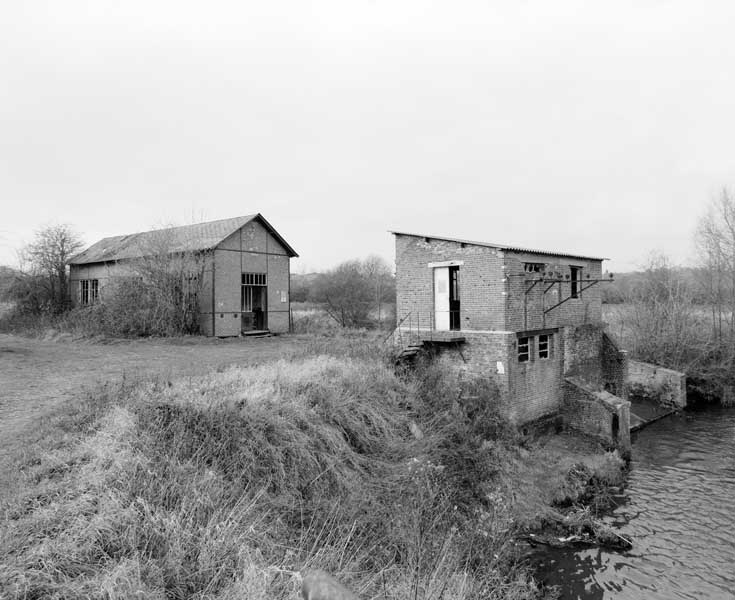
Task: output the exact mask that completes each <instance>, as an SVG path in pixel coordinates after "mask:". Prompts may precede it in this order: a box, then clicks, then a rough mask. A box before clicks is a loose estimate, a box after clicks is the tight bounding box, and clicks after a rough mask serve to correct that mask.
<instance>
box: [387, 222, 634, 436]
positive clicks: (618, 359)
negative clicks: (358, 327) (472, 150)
mask: <svg viewBox="0 0 735 600" xmlns="http://www.w3.org/2000/svg"><path fill="white" fill-rule="evenodd" d="M392 233H394V235H395V242H396V318H397V323H398V328H397V330H396V340H397V341H398V342H399V343H400V344H401V345H402V346H403V348H404V349H405V351H407V352H409V353H410V352H412V349H415V348H418V347H426V346H430V347H433V348H434V349H435V350H436V351H437V352H438V354H439V355H440V357H441V358H442V360H446V361H450V362H452V363H453V364H455V365H456V366H457V367H458V368H459V369H460V370H461V371H462V372H465V373H472V374H474V375H476V376H480V377H488V378H490V379H492V380H493V381H494V382H495V383H496V384H497V387H498V389H499V390H500V393H501V397H502V399H503V403H504V407H505V410H506V411H507V414H508V417H509V418H510V419H511V420H512V421H514V422H515V423H517V424H519V425H520V424H523V423H528V422H531V421H536V420H539V419H542V418H545V417H549V416H551V415H559V414H566V415H567V417H568V421H569V423H570V424H571V425H572V426H576V427H579V428H581V429H584V430H585V431H588V432H590V433H594V434H596V435H599V436H600V437H602V438H604V439H606V440H608V441H610V442H611V443H613V444H616V445H619V446H621V447H622V448H624V449H625V448H628V447H629V443H630V438H629V418H630V417H629V407H630V403H629V402H628V401H627V399H626V378H627V364H628V361H627V357H626V355H625V352H623V351H621V350H619V349H618V347H617V346H616V344H615V342H614V341H613V340H612V339H611V338H610V337H609V336H608V335H607V334H606V332H605V330H604V324H603V322H602V300H601V292H600V288H601V284H602V283H603V282H604V281H605V280H606V279H609V278H606V277H604V276H603V273H602V261H603V260H605V259H603V258H599V257H592V256H580V255H575V254H567V253H563V252H548V251H541V250H530V249H527V248H518V247H511V246H504V245H499V244H491V243H483V242H471V241H467V240H460V239H452V238H444V237H436V236H425V235H418V234H411V233H404V232H397V231H396V232H392Z"/></svg>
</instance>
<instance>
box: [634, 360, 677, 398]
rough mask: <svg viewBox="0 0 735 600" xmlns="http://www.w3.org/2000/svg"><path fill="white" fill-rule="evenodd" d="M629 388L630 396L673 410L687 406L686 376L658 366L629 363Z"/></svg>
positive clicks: (637, 362)
mask: <svg viewBox="0 0 735 600" xmlns="http://www.w3.org/2000/svg"><path fill="white" fill-rule="evenodd" d="M627 386H628V389H629V392H630V395H631V396H633V397H641V398H645V399H649V400H654V401H655V402H657V403H659V404H661V405H662V406H668V407H671V408H683V407H685V406H686V404H687V390H686V375H684V373H681V372H679V371H674V370H672V369H664V368H663V367H659V366H657V365H652V364H650V363H645V362H640V361H638V360H630V361H628V381H627Z"/></svg>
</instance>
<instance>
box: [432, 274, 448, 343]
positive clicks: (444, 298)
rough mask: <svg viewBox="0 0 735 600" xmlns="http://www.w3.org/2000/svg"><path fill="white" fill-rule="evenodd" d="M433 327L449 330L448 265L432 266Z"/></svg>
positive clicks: (438, 329)
mask: <svg viewBox="0 0 735 600" xmlns="http://www.w3.org/2000/svg"><path fill="white" fill-rule="evenodd" d="M434 328H435V329H436V330H437V331H449V267H435V268H434Z"/></svg>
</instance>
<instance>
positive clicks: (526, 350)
mask: <svg viewBox="0 0 735 600" xmlns="http://www.w3.org/2000/svg"><path fill="white" fill-rule="evenodd" d="M530 358H531V338H530V337H519V338H518V362H528V361H529V359H530Z"/></svg>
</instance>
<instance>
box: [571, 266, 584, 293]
mask: <svg viewBox="0 0 735 600" xmlns="http://www.w3.org/2000/svg"><path fill="white" fill-rule="evenodd" d="M569 270H570V272H571V280H572V293H571V296H572V298H579V280H580V279H581V277H580V271H581V270H582V268H581V267H569Z"/></svg>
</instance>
